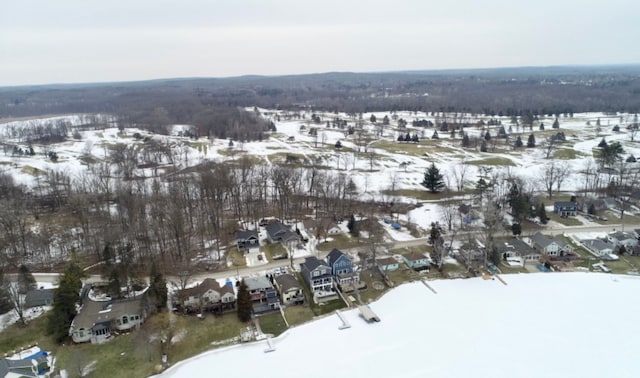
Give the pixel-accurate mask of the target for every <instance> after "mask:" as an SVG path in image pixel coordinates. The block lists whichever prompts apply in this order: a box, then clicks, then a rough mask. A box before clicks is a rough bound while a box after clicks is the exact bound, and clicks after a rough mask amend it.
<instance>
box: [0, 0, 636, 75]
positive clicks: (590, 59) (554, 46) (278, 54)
mask: <svg viewBox="0 0 640 378" xmlns="http://www.w3.org/2000/svg"><path fill="white" fill-rule="evenodd" d="M639 15H640V2H638V1H633V0H607V1H590V0H536V1H532V0H482V1H480V0H438V1H434V0H389V1H382V0H366V1H361V0H340V1H336V0H313V1H307V0H253V1H252V0H179V1H178V0H175V1H169V0H126V1H124V0H96V1H94V0H56V1H48V0H13V1H12V0H0V86H6V85H22V84H48V83H77V82H104V81H123V80H144V79H155V78H172V77H223V76H238V75H247V74H263V75H274V74H277V75H280V74H298V73H315V72H328V71H354V72H363V71H367V72H368V71H389V70H419V69H446V68H484V67H507V66H547V65H568V64H580V65H587V64H625V63H640V48H638V41H640V22H639V20H638V17H639Z"/></svg>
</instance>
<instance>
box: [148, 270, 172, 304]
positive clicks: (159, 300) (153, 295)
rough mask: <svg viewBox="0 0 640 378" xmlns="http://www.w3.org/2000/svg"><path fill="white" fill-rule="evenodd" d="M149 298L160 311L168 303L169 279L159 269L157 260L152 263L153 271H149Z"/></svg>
mask: <svg viewBox="0 0 640 378" xmlns="http://www.w3.org/2000/svg"><path fill="white" fill-rule="evenodd" d="M147 293H148V295H149V299H150V300H151V302H152V304H154V305H155V307H156V310H158V311H160V310H161V309H162V308H163V307H164V306H165V305H166V304H167V296H168V293H167V281H166V280H165V278H164V276H163V275H162V273H160V271H159V270H158V266H157V265H156V263H155V262H153V263H152V264H151V272H150V273H149V290H148V292H147Z"/></svg>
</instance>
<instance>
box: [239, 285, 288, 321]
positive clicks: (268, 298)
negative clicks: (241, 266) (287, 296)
mask: <svg viewBox="0 0 640 378" xmlns="http://www.w3.org/2000/svg"><path fill="white" fill-rule="evenodd" d="M244 282H245V283H246V284H247V288H248V289H249V295H250V296H251V301H252V302H253V312H254V313H256V314H259V313H263V312H267V311H273V310H277V309H279V308H280V298H278V291H277V290H276V288H275V287H274V286H273V284H272V283H271V281H269V279H268V278H267V277H265V276H258V277H247V278H245V279H244Z"/></svg>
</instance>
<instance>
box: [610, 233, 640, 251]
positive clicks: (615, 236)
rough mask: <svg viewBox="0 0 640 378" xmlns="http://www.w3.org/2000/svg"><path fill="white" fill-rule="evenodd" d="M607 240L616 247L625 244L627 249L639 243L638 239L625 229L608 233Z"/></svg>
mask: <svg viewBox="0 0 640 378" xmlns="http://www.w3.org/2000/svg"><path fill="white" fill-rule="evenodd" d="M607 240H608V241H610V242H611V243H613V245H615V246H616V247H620V246H621V245H624V247H625V248H626V249H631V248H633V247H634V246H636V245H638V239H636V238H635V237H634V235H633V234H631V233H629V232H624V231H616V232H612V233H610V234H608V235H607Z"/></svg>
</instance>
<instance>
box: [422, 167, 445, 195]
mask: <svg viewBox="0 0 640 378" xmlns="http://www.w3.org/2000/svg"><path fill="white" fill-rule="evenodd" d="M443 178H444V177H443V176H442V174H441V173H440V170H439V169H438V168H437V167H436V165H435V163H431V166H430V167H429V168H428V169H427V171H426V172H425V173H424V180H423V181H422V186H424V187H425V188H427V189H429V190H430V191H431V193H437V192H439V191H441V190H442V189H444V187H445V185H444V180H443Z"/></svg>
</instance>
